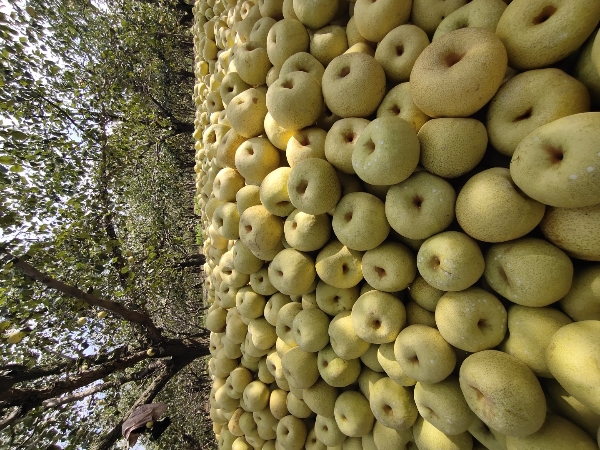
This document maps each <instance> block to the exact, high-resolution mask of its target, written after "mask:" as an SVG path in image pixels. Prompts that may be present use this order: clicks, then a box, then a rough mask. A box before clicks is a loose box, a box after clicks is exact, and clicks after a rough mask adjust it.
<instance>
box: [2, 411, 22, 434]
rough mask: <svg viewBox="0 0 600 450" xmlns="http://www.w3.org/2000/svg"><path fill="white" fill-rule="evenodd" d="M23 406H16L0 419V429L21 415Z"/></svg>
mask: <svg viewBox="0 0 600 450" xmlns="http://www.w3.org/2000/svg"><path fill="white" fill-rule="evenodd" d="M22 412H23V408H21V407H20V406H17V407H16V408H15V409H13V411H12V412H11V413H9V414H8V415H7V416H6V417H4V418H3V419H2V421H0V430H4V429H5V428H6V427H8V426H10V425H12V424H13V423H15V421H16V420H17V419H18V418H19V417H21V416H22Z"/></svg>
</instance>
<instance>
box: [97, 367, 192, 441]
mask: <svg viewBox="0 0 600 450" xmlns="http://www.w3.org/2000/svg"><path fill="white" fill-rule="evenodd" d="M194 359H195V358H189V357H188V358H185V357H180V358H173V364H172V365H170V366H169V367H168V368H167V369H166V370H165V371H164V372H163V373H162V374H161V375H159V376H158V377H157V378H156V379H155V380H154V381H153V382H152V384H151V385H150V386H148V388H147V389H146V390H145V391H144V393H143V394H142V395H141V396H140V397H139V398H138V399H137V401H136V402H135V403H134V404H133V406H132V407H131V409H130V410H129V411H128V412H127V414H126V415H125V416H124V417H123V418H122V419H121V420H120V421H119V422H118V423H117V424H116V425H115V426H114V428H113V429H112V430H111V431H110V432H108V433H107V434H105V435H104V436H102V437H100V438H99V439H98V440H97V441H96V442H94V443H93V444H92V447H91V449H90V450H110V448H111V447H112V446H113V445H114V444H115V442H117V441H118V440H119V438H121V437H122V436H123V432H122V426H123V422H125V420H127V418H128V417H129V416H130V415H131V414H132V413H133V411H135V409H136V408H137V407H138V406H141V405H145V404H148V403H152V401H153V400H154V398H155V397H156V396H157V395H158V393H159V392H160V391H162V389H163V388H164V387H165V386H166V385H167V383H168V382H169V380H171V378H173V377H174V376H175V375H176V374H177V373H178V372H179V371H180V370H181V369H183V368H184V367H185V366H187V365H188V364H189V363H191V362H192V361H193V360H194Z"/></svg>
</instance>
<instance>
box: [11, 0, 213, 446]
mask: <svg viewBox="0 0 600 450" xmlns="http://www.w3.org/2000/svg"><path fill="white" fill-rule="evenodd" d="M187 7H189V9H191V6H190V5H187V6H186V4H184V3H183V2H181V1H180V2H176V1H171V0H156V1H147V0H146V1H142V0H118V1H111V2H107V3H101V2H90V1H88V0H28V1H27V2H23V1H19V0H10V1H8V5H7V6H6V7H2V9H0V39H1V40H2V48H3V50H2V51H1V52H0V190H1V191H2V193H1V195H0V250H1V252H0V258H2V259H1V260H0V261H1V264H0V328H1V329H2V330H1V331H3V332H4V339H3V340H2V341H1V342H0V352H1V355H0V414H4V418H3V419H0V428H2V429H3V431H1V432H0V448H14V449H16V448H45V446H48V445H49V444H51V443H56V442H58V443H59V444H60V445H61V446H62V447H64V448H66V449H74V448H91V439H92V438H93V437H94V436H96V435H98V434H102V433H104V432H106V431H107V430H110V429H111V428H112V427H114V426H115V425H116V424H117V423H118V422H119V421H120V420H122V419H123V415H124V414H125V413H126V412H127V410H128V408H130V407H131V405H132V404H133V402H134V401H135V399H139V398H140V395H141V393H142V391H143V390H144V389H146V388H147V387H148V386H150V385H152V383H154V382H155V381H156V377H159V378H160V376H163V375H164V377H165V378H166V377H168V376H169V378H168V379H170V377H172V376H177V377H178V380H179V381H178V382H177V383H168V384H166V386H163V387H161V388H160V390H159V391H158V392H160V391H163V388H164V391H163V392H164V393H163V394H160V395H166V393H169V394H168V396H169V397H170V402H173V401H178V400H177V399H179V400H181V404H182V405H183V404H185V405H186V406H185V408H182V409H181V410H180V409H179V408H178V407H177V406H175V408H177V411H176V412H175V411H174V413H175V415H176V416H177V417H178V418H179V419H180V420H178V421H177V425H176V426H172V427H170V429H169V430H168V431H167V433H166V434H165V436H164V438H163V439H161V441H162V442H166V443H168V444H157V445H165V447H164V448H186V447H185V445H187V446H190V445H192V447H190V448H196V447H193V445H195V444H194V443H200V442H201V441H202V439H204V437H203V434H202V429H201V427H198V424H197V423H196V422H195V421H194V420H190V417H193V416H190V415H187V422H186V420H185V417H186V414H187V412H186V413H184V412H183V411H188V412H189V413H190V414H192V411H193V412H194V413H197V412H198V411H197V410H198V408H199V407H200V406H199V405H201V402H202V395H203V394H202V392H201V391H198V393H197V396H191V397H190V395H189V392H191V391H190V390H188V391H187V392H186V391H182V389H181V387H182V386H187V385H189V386H194V385H199V384H198V383H200V382H201V380H202V377H203V373H204V369H203V366H202V362H201V361H195V362H192V361H194V359H195V358H191V359H190V358H188V359H185V361H183V362H185V364H183V362H181V361H180V360H181V358H182V357H183V356H182V355H183V354H185V353H186V352H187V353H188V354H189V355H192V356H193V355H195V353H194V352H196V353H197V356H201V355H202V354H206V351H205V346H204V347H202V345H203V341H202V339H203V337H204V336H203V335H202V333H201V323H202V312H201V310H202V296H201V288H200V284H199V278H198V272H199V266H200V265H201V264H202V262H203V261H202V258H201V257H200V256H199V252H198V249H199V247H198V243H197V237H196V234H197V230H196V223H197V220H196V216H195V214H194V199H193V181H192V180H193V177H192V175H193V158H192V157H191V155H192V154H193V147H192V145H193V141H192V139H191V136H190V134H191V131H193V113H194V109H193V104H192V102H191V100H190V93H191V90H192V83H193V74H191V62H192V54H191V49H192V38H191V35H190V33H189V30H188V25H189V24H186V23H183V24H182V23H180V22H182V17H183V18H185V16H182V11H183V12H186V10H187ZM14 257H17V259H14ZM17 260H18V261H17ZM19 264H21V265H22V266H24V265H29V266H31V267H34V268H36V269H38V270H40V271H41V273H43V274H46V275H48V276H51V277H53V278H54V279H56V280H60V281H61V282H63V283H65V285H68V286H71V287H76V288H78V292H81V293H82V295H80V298H77V296H76V297H73V296H68V295H65V293H64V292H61V291H60V290H56V289H54V288H51V287H48V286H47V285H45V284H43V283H40V280H34V279H32V278H31V276H26V275H24V274H23V271H22V270H21V269H20V266H19ZM83 293H87V294H89V295H92V296H94V297H97V298H100V299H107V300H110V301H114V302H117V303H118V304H119V305H122V306H124V307H125V308H126V310H127V311H129V312H130V313H131V315H129V313H126V314H125V316H123V315H122V314H118V313H117V312H115V311H112V312H109V314H108V317H107V318H105V319H99V318H97V317H96V315H97V313H98V312H99V311H100V308H99V307H98V306H96V307H92V306H90V303H89V302H88V301H86V300H85V296H84V295H83ZM136 314H137V315H138V316H139V317H147V318H148V319H147V320H146V319H144V320H140V321H137V322H136V321H135V320H131V319H132V318H133V317H138V316H136ZM82 317H85V318H86V319H87V320H86V321H85V323H83V321H80V320H79V319H80V318H82ZM11 332H22V334H23V335H24V336H25V337H24V338H23V339H22V340H21V341H20V342H18V343H10V342H9V339H8V336H9V334H10V333H11ZM198 337H201V338H202V339H200V340H198V339H197V338H198ZM194 339H196V340H194ZM190 341H193V344H190V343H189V342H190ZM184 342H186V344H184ZM186 345H187V347H186ZM178 346H179V347H178ZM150 347H152V348H158V349H163V350H164V352H163V353H162V354H159V356H161V355H166V356H168V357H169V358H171V359H170V360H163V359H160V360H157V361H158V362H159V363H160V364H158V365H156V364H155V365H154V366H153V364H154V363H155V362H156V361H155V360H153V359H151V358H150V357H149V356H143V355H142V353H143V354H144V355H145V351H146V349H148V348H150ZM178 348H180V349H184V350H185V351H184V350H181V351H179V350H177V349H178ZM180 353H181V355H180ZM136 355H138V356H136ZM139 355H142V356H139ZM138 357H139V360H137V359H136V358H138ZM118 358H120V359H123V360H127V361H131V365H129V366H127V367H122V368H119V369H114V370H113V371H110V372H109V373H107V374H105V375H106V376H104V374H103V376H101V377H99V378H96V379H92V378H93V376H92V375H90V373H95V372H94V371H95V370H96V371H97V372H98V373H100V372H101V371H102V370H101V369H104V368H110V367H112V366H111V364H113V365H114V361H116V359H118ZM127 358H130V359H129V360H128V359H127ZM178 358H179V359H178ZM134 360H135V361H134ZM180 362H181V364H179V363H180ZM155 366H156V367H155ZM173 367H175V368H176V369H177V370H175V369H174V368H173ZM40 368H44V369H48V373H46V374H45V375H43V376H42V375H40V376H38V377H36V378H31V379H24V377H25V376H24V375H23V374H24V373H25V372H28V373H30V374H32V373H36V370H38V369H40ZM149 369H152V370H149ZM107 370H108V369H107ZM148 371H149V373H147V372H148ZM144 374H145V376H143V375H144ZM161 374H162V375H161ZM175 374H177V375H175ZM193 374H194V375H193ZM136 377H137V378H136ZM25 378H26V377H25ZM168 379H167V381H168ZM69 380H71V381H73V380H80V381H81V383H83V382H84V381H89V383H86V384H83V385H82V386H79V387H77V388H74V389H68V386H66V385H65V388H64V389H63V390H62V391H60V392H59V398H61V397H62V398H65V396H69V395H73V394H74V393H78V392H79V393H81V392H84V393H85V392H87V391H86V390H89V389H91V388H93V387H94V386H96V387H95V389H96V391H95V392H93V393H91V394H89V396H87V397H82V398H76V399H74V400H72V401H70V402H67V403H65V404H62V405H58V406H53V407H50V406H43V405H42V404H34V403H35V402H33V403H31V402H30V401H29V400H28V402H29V403H27V402H22V403H21V408H18V407H17V406H7V405H8V404H9V403H10V402H9V401H8V400H7V399H8V398H9V397H10V396H9V395H8V394H7V392H8V389H9V388H11V387H12V388H13V390H14V388H15V387H16V388H18V389H20V390H23V391H26V392H28V393H29V394H31V393H32V392H33V393H37V394H39V393H40V392H41V391H43V390H44V389H46V390H48V389H51V388H54V389H56V387H57V386H61V383H63V384H65V383H66V381H69ZM194 380H195V381H194ZM165 383H167V382H165ZM190 383H191V384H190ZM100 385H106V386H104V387H101V386H100ZM57 392H58V391H57ZM158 392H157V393H155V394H154V395H156V394H158ZM24 398H25V397H24ZM196 401H197V404H196V403H194V402H196ZM38 403H39V402H38ZM174 422H175V421H174ZM184 437H185V438H184ZM184 444H185V445H184ZM198 445H200V444H198ZM156 448H159V447H156ZM198 448H199V447H198Z"/></svg>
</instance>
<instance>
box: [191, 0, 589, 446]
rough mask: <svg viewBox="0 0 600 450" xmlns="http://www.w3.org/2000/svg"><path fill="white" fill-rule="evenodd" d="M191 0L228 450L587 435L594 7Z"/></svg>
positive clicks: (222, 439)
mask: <svg viewBox="0 0 600 450" xmlns="http://www.w3.org/2000/svg"><path fill="white" fill-rule="evenodd" d="M506 3H507V2H504V1H502V0H472V1H471V2H468V1H467V0H446V1H443V0H356V1H353V2H348V1H347V0H259V1H258V3H257V4H255V3H252V1H249V0H246V1H240V0H238V1H236V0H202V1H199V2H197V3H196V5H195V6H194V11H195V17H196V19H195V24H194V27H193V32H194V45H195V50H196V61H195V72H196V76H197V83H196V86H195V89H194V96H193V98H194V101H195V103H196V105H197V118H196V132H195V135H194V136H195V138H196V172H197V184H196V185H197V189H198V202H199V205H200V209H201V215H202V223H203V227H204V238H205V241H204V248H203V251H204V253H205V255H206V258H207V263H206V265H205V267H204V272H205V275H206V283H205V284H206V289H207V294H206V295H207V299H208V300H209V301H210V303H211V306H210V309H209V311H208V314H207V316H206V326H207V328H208V329H210V331H211V332H212V334H211V343H210V351H211V354H212V358H211V359H210V361H209V372H210V375H211V377H212V382H213V385H212V390H211V396H210V416H211V418H212V420H213V423H214V427H213V429H214V432H215V434H216V436H217V438H218V442H219V448H220V449H223V450H229V449H233V450H245V449H251V448H253V449H259V448H263V449H278V450H279V449H281V450H300V449H301V448H306V449H324V448H326V447H331V448H338V449H339V448H341V449H359V448H365V449H369V450H371V449H373V450H388V449H389V450H392V449H393V450H399V449H417V448H418V449H421V450H429V449H431V450H446V449H455V450H456V449H461V450H462V449H472V448H478V449H482V448H488V449H493V450H496V449H508V450H513V449H515V450H518V449H540V450H541V449H543V450H552V449H568V448H577V449H582V450H583V449H590V450H593V449H596V450H597V449H598V444H597V442H596V441H597V439H599V438H600V437H599V436H598V429H599V426H600V263H599V262H600V112H594V111H598V107H599V106H600V37H598V38H596V35H597V34H598V30H597V28H598V24H599V21H600V1H598V0H568V1H560V0H513V1H512V2H508V3H509V4H508V5H507V4H506Z"/></svg>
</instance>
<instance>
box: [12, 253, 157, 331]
mask: <svg viewBox="0 0 600 450" xmlns="http://www.w3.org/2000/svg"><path fill="white" fill-rule="evenodd" d="M1 253H4V254H6V255H7V256H9V258H10V260H11V261H12V263H13V265H14V267H15V268H17V269H19V270H20V271H21V272H22V273H23V274H24V275H25V276H27V277H29V278H31V279H33V280H35V281H38V282H40V283H42V284H43V285H45V286H47V287H50V288H52V289H55V290H57V291H59V292H62V293H63V294H65V295H68V296H70V297H75V298H78V299H80V300H83V301H85V302H87V303H89V304H90V305H92V306H96V307H99V308H104V309H107V310H109V311H112V312H113V313H115V314H117V315H118V316H121V317H122V318H123V319H125V320H128V321H129V322H133V323H139V324H141V325H143V326H144V327H145V328H146V329H147V331H148V334H149V336H150V337H151V338H153V339H157V340H160V338H161V331H160V330H159V329H158V328H157V327H156V326H155V325H154V323H153V322H152V319H151V317H150V316H149V315H148V314H146V313H141V312H137V311H133V310H131V309H129V308H126V307H125V306H123V305H122V304H120V303H117V302H114V301H112V300H106V299H103V298H100V297H98V296H96V295H94V294H90V293H87V292H83V291H82V290H81V289H79V288H78V287H75V286H70V285H68V284H66V283H63V282H62V281H59V280H57V279H55V278H52V277H51V276H50V275H48V274H45V273H43V272H41V271H39V270H38V269H36V268H35V267H33V266H32V265H31V264H29V263H27V262H26V261H25V260H23V259H22V258H18V257H16V256H14V255H12V254H11V253H10V252H9V251H8V250H7V249H6V248H3V247H0V254H1Z"/></svg>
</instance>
